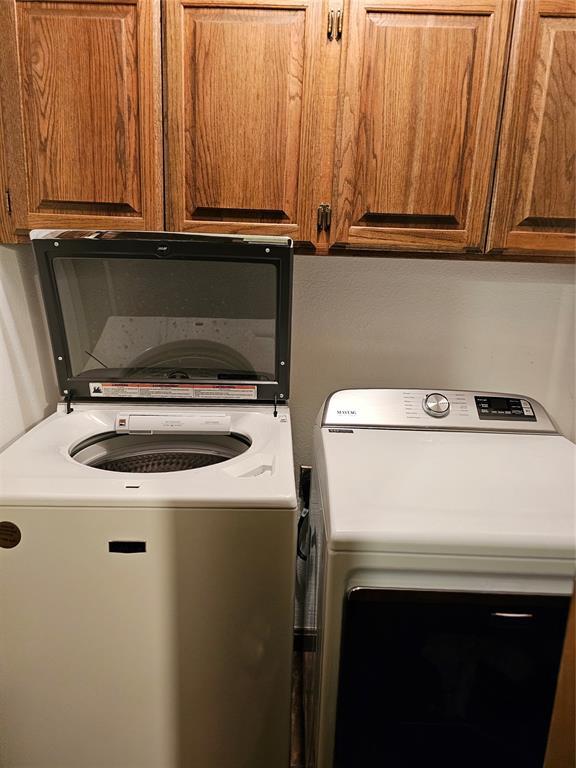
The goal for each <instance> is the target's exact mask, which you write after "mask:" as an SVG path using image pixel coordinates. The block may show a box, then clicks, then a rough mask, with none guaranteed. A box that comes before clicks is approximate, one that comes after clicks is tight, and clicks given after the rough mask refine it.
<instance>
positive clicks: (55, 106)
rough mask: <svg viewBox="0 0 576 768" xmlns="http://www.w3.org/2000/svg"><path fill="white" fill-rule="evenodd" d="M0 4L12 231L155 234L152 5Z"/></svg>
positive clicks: (156, 70) (157, 129)
mask: <svg viewBox="0 0 576 768" xmlns="http://www.w3.org/2000/svg"><path fill="white" fill-rule="evenodd" d="M3 3H4V6H5V7H4V11H3V18H4V19H6V18H7V16H8V14H11V28H10V30H8V29H6V30H5V39H4V40H3V45H5V46H6V44H7V43H8V45H7V51H5V53H4V62H5V63H6V65H7V67H9V68H11V69H12V71H13V72H15V73H16V78H17V82H16V84H14V83H13V84H10V83H6V79H7V78H6V76H5V78H4V81H3V83H2V89H3V92H4V94H3V98H4V101H5V99H6V93H7V92H8V91H9V89H12V92H13V94H14V95H15V97H16V99H17V101H15V102H14V103H13V104H12V109H13V110H14V112H15V113H17V114H18V120H17V121H15V120H14V119H13V118H10V119H11V123H12V129H11V130H12V133H11V136H10V137H9V143H10V146H11V149H12V151H11V152H10V163H11V165H12V167H11V168H9V173H10V178H11V180H12V181H11V184H13V185H14V187H15V189H14V196H15V198H16V200H17V202H18V203H19V204H20V205H19V208H20V212H19V214H18V216H17V219H18V220H17V221H16V222H15V226H16V228H17V229H19V230H22V231H26V230H27V229H30V228H33V227H53V226H54V227H59V226H65V227H75V226H78V227H83V228H84V227H86V228H88V227H89V228H101V227H107V228H108V227H109V228H112V229H127V228H128V229H159V228H162V226H163V210H162V206H163V200H162V127H161V116H162V109H161V71H160V4H159V0H119V1H118V2H100V1H98V0H96V1H94V0H92V1H91V2H88V1H87V2H76V1H75V0H66V1H64V0H61V1H60V2H23V1H22V0H15V1H14V0H3ZM8 5H10V6H11V8H8ZM6 38H9V39H8V41H7V40H6ZM18 106H20V110H18V109H17V107H18ZM3 107H4V108H5V109H6V104H5V103H3ZM18 165H19V167H15V166H18Z"/></svg>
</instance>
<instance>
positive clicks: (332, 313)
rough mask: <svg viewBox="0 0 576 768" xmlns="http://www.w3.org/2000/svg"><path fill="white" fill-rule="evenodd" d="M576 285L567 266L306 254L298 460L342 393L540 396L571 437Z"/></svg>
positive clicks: (300, 291)
mask: <svg viewBox="0 0 576 768" xmlns="http://www.w3.org/2000/svg"><path fill="white" fill-rule="evenodd" d="M574 277H575V272H574V268H573V267H572V266H570V265H565V264H559V265H554V264H512V263H508V264H506V263H489V262H472V261H469V262H455V261H436V260H434V261H425V260H412V261H411V260H409V259H376V258H374V259H372V258H347V257H339V258H338V257H334V258H318V257H317V258H311V257H304V256H300V257H297V258H296V268H295V289H294V324H293V335H292V344H293V353H292V397H291V402H292V412H293V420H294V439H295V452H296V458H297V461H301V460H303V461H305V462H309V461H310V459H311V425H312V424H313V422H314V419H315V418H316V415H317V413H318V410H319V408H320V405H321V404H322V402H323V399H324V397H325V396H326V395H327V394H328V393H329V392H330V391H332V390H334V389H341V388H345V387H362V386H368V387H380V386H381V387H424V388H428V387H429V388H433V389H439V390H441V389H442V388H450V387H451V388H457V389H484V390H492V391H502V392H512V393H521V394H526V395H531V396H532V397H535V398H536V399H537V400H540V401H541V402H542V403H543V404H544V406H545V407H546V409H547V410H548V411H549V413H550V414H551V416H552V417H553V418H554V419H555V421H556V423H557V424H558V426H559V427H560V428H561V430H562V431H563V432H564V433H565V434H566V435H567V436H569V437H570V438H571V439H574V436H575V426H576V425H575V357H574V352H575V317H574V306H575V284H574Z"/></svg>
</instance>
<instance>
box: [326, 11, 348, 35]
mask: <svg viewBox="0 0 576 768" xmlns="http://www.w3.org/2000/svg"><path fill="white" fill-rule="evenodd" d="M343 24H344V11H343V10H342V9H341V8H339V9H338V10H337V11H336V40H340V38H341V37H342V26H343ZM326 34H327V35H328V40H334V11H333V9H332V8H330V9H329V10H328V28H327V30H326Z"/></svg>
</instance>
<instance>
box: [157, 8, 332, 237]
mask: <svg viewBox="0 0 576 768" xmlns="http://www.w3.org/2000/svg"><path fill="white" fill-rule="evenodd" d="M164 10H165V15H164V21H165V57H166V58H165V76H164V83H165V97H166V99H167V102H166V103H167V137H166V148H167V153H166V154H167V163H168V165H167V175H166V202H167V222H168V227H169V229H174V230H194V231H197V232H239V233H253V234H258V233H260V234H264V233H266V234H278V235H289V236H290V237H292V238H294V239H296V240H308V241H309V240H312V239H313V238H314V237H315V233H316V218H315V216H316V213H315V210H314V208H313V201H312V200H311V197H312V193H311V187H312V186H313V185H314V177H315V170H314V168H315V166H314V162H315V161H314V150H315V144H316V141H317V138H316V134H315V125H316V123H317V119H316V110H317V104H316V103H315V90H314V89H315V88H318V83H317V82H316V81H315V75H316V71H317V67H318V57H319V55H320V51H321V46H320V41H321V39H322V30H323V28H324V27H323V24H322V22H323V20H324V12H323V2H321V0H248V1H247V2H243V1H242V0H235V2H234V3H233V4H231V3H226V2H214V0H203V1H202V2H194V1H193V0H192V1H190V0H167V1H166V2H165V5H164Z"/></svg>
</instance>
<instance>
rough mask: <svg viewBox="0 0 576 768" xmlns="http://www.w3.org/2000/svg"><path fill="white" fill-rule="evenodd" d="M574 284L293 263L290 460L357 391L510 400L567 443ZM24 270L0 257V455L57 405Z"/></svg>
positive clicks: (495, 270) (351, 262)
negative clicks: (335, 400) (408, 390)
mask: <svg viewBox="0 0 576 768" xmlns="http://www.w3.org/2000/svg"><path fill="white" fill-rule="evenodd" d="M574 312H575V285H574V270H573V268H572V267H571V266H568V265H549V264H532V265H528V264H505V263H496V264H494V263H484V262H478V263H475V262H449V261H423V260H414V261H410V260H408V259H370V258H346V257H333V258H332V257H330V258H328V257H312V256H297V257H296V263H295V275H294V311H293V314H294V321H293V337H292V396H291V407H292V414H293V422H294V442H295V454H296V462H297V463H309V462H310V460H311V458H312V457H311V431H312V424H313V423H314V419H315V418H316V414H317V412H318V410H319V408H320V405H321V404H322V401H323V399H324V397H325V396H326V395H327V394H328V393H329V392H330V391H332V390H334V389H339V388H342V387H354V386H356V387H358V386H368V387H377V386H383V387H387V386H391V387H396V386H400V387H402V386H409V387H430V388H435V389H442V388H444V387H445V388H448V387H454V388H462V389H467V388H468V389H474V388H477V389H487V390H496V391H498V390H501V391H510V392H518V393H522V394H527V395H531V396H533V397H535V398H536V399H538V400H540V401H541V402H542V403H543V404H544V405H545V406H546V408H547V409H548V410H549V412H550V413H551V415H552V417H553V418H554V419H555V420H556V422H557V424H558V425H559V426H560V428H561V429H562V431H563V432H564V433H565V434H567V435H568V436H569V437H571V438H572V439H574V436H575V427H576V425H575V330H574V329H575V316H574ZM51 365H52V363H51V351H50V346H49V341H48V336H47V332H46V326H45V321H44V317H43V314H42V310H41V304H40V299H39V289H38V282H37V274H36V268H35V265H34V262H33V259H32V256H31V251H30V249H29V248H27V247H20V248H13V249H9V248H5V247H0V394H1V397H0V447H2V446H4V445H6V444H7V443H8V442H10V441H11V440H12V439H14V437H16V436H17V435H19V434H21V433H22V432H23V431H24V430H25V429H26V428H28V427H29V426H31V425H32V424H34V423H36V422H37V421H39V420H40V419H41V418H43V417H44V415H45V414H46V413H47V412H50V410H51V409H52V408H53V405H54V403H55V402H56V399H57V390H56V384H55V378H54V375H53V372H52V367H51Z"/></svg>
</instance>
